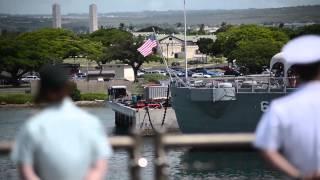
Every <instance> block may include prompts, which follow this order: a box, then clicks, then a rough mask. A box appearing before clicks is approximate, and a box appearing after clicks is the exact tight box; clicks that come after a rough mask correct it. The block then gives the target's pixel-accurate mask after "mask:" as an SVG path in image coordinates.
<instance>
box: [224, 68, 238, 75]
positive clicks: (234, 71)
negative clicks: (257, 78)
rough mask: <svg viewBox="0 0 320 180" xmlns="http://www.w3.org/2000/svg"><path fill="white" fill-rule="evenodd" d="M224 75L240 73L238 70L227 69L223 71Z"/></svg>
mask: <svg viewBox="0 0 320 180" xmlns="http://www.w3.org/2000/svg"><path fill="white" fill-rule="evenodd" d="M224 75H226V76H242V74H241V73H240V72H239V71H237V70H234V69H229V70H227V71H226V72H224Z"/></svg>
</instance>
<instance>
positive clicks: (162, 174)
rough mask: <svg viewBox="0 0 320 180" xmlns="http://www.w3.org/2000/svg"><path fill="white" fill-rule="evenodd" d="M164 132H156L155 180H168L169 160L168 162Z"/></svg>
mask: <svg viewBox="0 0 320 180" xmlns="http://www.w3.org/2000/svg"><path fill="white" fill-rule="evenodd" d="M163 134H164V132H163V131H158V132H156V136H155V142H154V147H155V155H156V157H155V158H156V159H155V177H154V179H155V180H167V179H168V172H167V160H166V150H165V145H164V143H163Z"/></svg>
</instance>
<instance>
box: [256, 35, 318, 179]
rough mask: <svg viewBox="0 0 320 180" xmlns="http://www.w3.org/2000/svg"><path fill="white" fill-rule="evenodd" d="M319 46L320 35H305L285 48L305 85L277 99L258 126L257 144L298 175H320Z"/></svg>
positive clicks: (276, 162)
mask: <svg viewBox="0 0 320 180" xmlns="http://www.w3.org/2000/svg"><path fill="white" fill-rule="evenodd" d="M319 47H320V37H319V36H305V37H300V38H297V39H294V40H292V41H291V42H289V43H288V44H287V45H286V46H285V47H284V48H283V54H284V57H285V60H286V61H287V63H288V64H290V65H294V68H295V71H296V72H297V73H298V76H299V78H300V79H301V81H302V82H303V85H302V86H301V87H299V89H298V90H296V92H293V93H292V94H290V95H288V96H286V97H283V98H280V99H277V100H274V101H273V102H272V103H271V105H270V107H269V109H268V111H267V112H266V113H265V114H264V115H263V116H262V119H261V120H260V122H259V124H258V127H257V130H256V140H255V142H254V145H255V147H257V148H258V149H260V150H261V151H262V153H263V154H264V156H265V157H266V158H267V160H269V161H270V162H271V163H272V164H273V165H274V166H275V167H277V168H278V169H280V170H281V171H283V172H284V173H286V174H287V175H289V176H291V177H294V178H298V177H308V178H319V176H318V173H317V172H319V170H320V164H319V163H318V162H320V156H318V152H320V141H318V139H320V134H319V132H320V123H319V122H320V111H319V106H320V101H319V99H320V51H319ZM280 152H281V153H280Z"/></svg>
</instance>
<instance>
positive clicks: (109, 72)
mask: <svg viewBox="0 0 320 180" xmlns="http://www.w3.org/2000/svg"><path fill="white" fill-rule="evenodd" d="M108 74H115V71H101V75H108ZM90 75H100V70H96V71H88V76H90Z"/></svg>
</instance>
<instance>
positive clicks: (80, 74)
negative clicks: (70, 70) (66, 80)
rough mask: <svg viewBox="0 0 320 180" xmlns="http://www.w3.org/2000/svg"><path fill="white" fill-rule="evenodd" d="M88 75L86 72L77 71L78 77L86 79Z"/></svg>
mask: <svg viewBox="0 0 320 180" xmlns="http://www.w3.org/2000/svg"><path fill="white" fill-rule="evenodd" d="M86 77H87V74H85V73H77V79H85V78H86Z"/></svg>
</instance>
